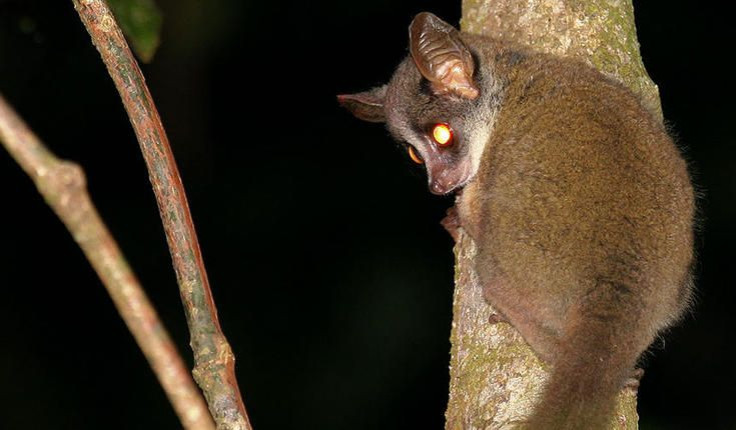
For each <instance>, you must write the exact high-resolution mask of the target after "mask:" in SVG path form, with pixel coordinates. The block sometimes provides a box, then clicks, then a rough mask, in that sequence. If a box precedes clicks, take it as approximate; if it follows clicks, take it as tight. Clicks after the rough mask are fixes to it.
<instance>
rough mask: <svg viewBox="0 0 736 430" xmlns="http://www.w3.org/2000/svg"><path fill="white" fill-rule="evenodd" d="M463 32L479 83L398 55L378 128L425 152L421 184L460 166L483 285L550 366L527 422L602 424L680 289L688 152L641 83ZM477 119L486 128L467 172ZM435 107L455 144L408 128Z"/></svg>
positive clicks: (686, 278) (685, 251)
mask: <svg viewBox="0 0 736 430" xmlns="http://www.w3.org/2000/svg"><path fill="white" fill-rule="evenodd" d="M460 35H461V38H462V40H463V41H464V43H465V44H466V45H467V47H468V49H469V50H470V51H472V53H473V55H474V56H475V57H476V61H478V62H479V65H478V67H477V69H478V70H477V74H476V78H475V79H476V80H477V84H478V87H479V88H480V94H481V95H480V96H479V97H478V98H477V99H475V100H468V99H463V98H462V97H457V96H454V97H453V96H444V95H437V94H432V93H431V92H429V93H428V92H427V91H426V88H424V87H422V79H423V77H422V76H421V74H420V72H419V71H418V70H417V69H416V67H413V64H412V61H411V60H410V59H409V60H407V61H405V62H404V63H403V64H402V65H401V66H400V67H399V69H398V70H397V73H396V74H395V75H394V78H393V79H392V80H391V83H390V84H389V85H388V87H387V89H386V88H382V91H383V90H385V98H383V99H382V108H383V109H384V115H385V118H386V119H387V121H388V125H389V129H390V130H392V132H394V134H396V135H397V136H399V137H400V138H403V139H406V140H408V141H409V142H410V143H411V144H412V145H414V146H415V147H417V149H418V150H419V151H420V152H422V156H423V157H424V158H425V160H426V161H428V163H427V164H428V170H429V173H430V184H432V178H431V176H433V175H435V176H437V175H438V174H439V173H438V172H437V171H441V172H442V173H445V171H446V170H447V171H451V173H452V175H451V176H452V178H460V179H457V181H456V182H457V183H459V184H460V185H459V186H458V189H459V187H462V191H461V192H460V193H458V196H457V204H456V205H457V210H458V216H459V224H460V226H461V227H462V228H463V229H465V230H466V231H467V232H468V233H469V234H470V235H471V236H472V237H473V239H474V240H475V241H476V243H477V245H478V246H477V248H478V255H477V259H476V261H475V268H476V271H477V272H478V275H479V277H480V280H481V282H482V284H483V291H484V295H485V297H486V299H487V300H488V301H489V302H490V303H492V304H493V305H494V307H496V308H497V309H498V311H499V312H500V313H501V314H502V315H503V317H504V318H505V319H506V320H508V321H509V322H510V323H511V324H513V325H514V327H516V329H517V330H518V331H519V332H520V333H521V334H522V336H523V337H524V339H525V340H526V341H527V342H528V343H529V345H530V346H531V347H532V349H534V351H535V352H536V353H537V354H538V355H539V356H540V357H541V358H542V359H543V360H545V361H547V362H549V363H551V364H552V366H553V370H552V374H551V376H550V380H549V382H548V385H547V387H546V389H545V391H544V393H543V395H542V399H541V401H540V403H539V405H538V406H537V407H536V409H535V410H534V413H533V415H532V417H531V418H530V420H529V423H528V425H527V427H528V428H532V429H535V430H542V429H600V428H606V426H607V423H608V422H609V420H610V419H611V418H612V416H611V415H612V411H613V409H614V405H615V397H616V394H617V393H618V391H619V390H620V389H621V387H622V386H623V384H624V382H625V381H626V379H627V378H628V377H629V376H630V375H631V373H632V371H633V370H634V367H635V364H636V361H637V359H638V357H639V355H640V354H641V353H642V352H643V351H644V350H645V349H646V348H647V347H648V346H649V344H650V343H651V342H652V341H653V339H654V338H655V336H656V335H657V334H658V333H659V332H661V330H663V329H664V328H666V327H667V326H669V325H671V324H672V323H674V322H675V321H676V320H677V319H678V318H679V316H680V315H681V314H682V312H683V310H684V309H685V308H686V306H687V302H688V300H689V297H690V289H691V284H692V282H691V279H690V270H689V269H690V266H691V264H692V260H693V252H692V249H693V217H694V197H693V189H692V186H691V183H690V178H689V175H688V172H687V168H686V164H685V162H684V161H683V159H682V157H681V156H680V153H679V151H678V150H677V148H676V147H675V145H674V144H673V142H672V141H671V139H670V138H669V137H668V135H667V133H666V131H665V130H664V128H663V126H662V124H660V123H659V121H657V120H656V119H655V118H654V117H653V116H652V115H651V114H650V113H649V112H647V111H646V110H645V109H644V108H643V107H642V105H641V103H640V102H639V100H638V99H637V97H635V96H634V95H633V94H632V93H631V92H630V91H629V90H628V89H626V88H625V87H623V86H622V85H620V84H618V83H616V82H614V81H613V80H611V79H609V78H607V77H605V76H604V75H602V74H601V73H599V72H597V71H596V70H594V69H592V68H590V67H588V66H586V65H585V64H582V63H580V62H577V61H574V60H570V59H564V58H559V57H555V56H551V55H546V54H538V53H533V52H529V51H527V50H525V49H523V48H520V47H516V46H513V45H509V44H505V43H501V42H498V41H494V40H491V39H487V38H484V37H480V36H471V35H466V34H462V33H460ZM381 94H383V93H381ZM483 110H487V112H485V113H483ZM479 111H481V114H478V112H479ZM478 118H484V121H485V120H487V121H488V124H487V127H488V129H489V130H490V135H489V138H488V140H487V141H486V142H483V143H482V144H483V145H484V147H483V148H482V156H481V158H480V163H479V164H478V165H477V171H471V172H469V173H468V172H467V171H468V166H469V165H471V164H472V163H470V161H469V154H470V153H471V152H472V148H469V146H472V145H474V144H476V143H473V142H472V141H471V140H472V139H470V138H467V136H471V135H473V132H474V131H475V130H474V129H472V127H479V125H478ZM440 120H441V121H448V122H451V123H452V124H453V127H454V128H455V129H459V133H458V134H459V135H460V137H459V138H458V140H459V142H458V144H457V146H458V148H454V149H452V151H453V152H452V153H450V152H438V151H436V150H435V149H432V148H429V149H428V148H425V146H430V144H429V143H427V142H426V140H423V138H422V136H421V131H419V132H418V131H417V130H421V129H422V127H423V126H424V125H425V124H426V123H431V122H432V121H440ZM463 136H466V137H463ZM432 157H437V158H438V159H439V160H438V161H435V160H433V159H432ZM427 159H428V160H427ZM433 162H434V164H433ZM432 169H434V170H436V171H433V170H432ZM463 175H469V176H468V177H464V176H463ZM453 180H455V179H453ZM463 181H465V182H463ZM456 191H457V189H456Z"/></svg>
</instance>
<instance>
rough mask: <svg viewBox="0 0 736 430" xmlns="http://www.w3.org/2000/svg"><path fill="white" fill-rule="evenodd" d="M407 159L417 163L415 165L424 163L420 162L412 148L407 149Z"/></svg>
mask: <svg viewBox="0 0 736 430" xmlns="http://www.w3.org/2000/svg"><path fill="white" fill-rule="evenodd" d="M409 157H410V158H411V161H413V162H415V163H417V164H423V163H424V161H422V159H421V157H419V154H417V153H416V151H414V147H413V146H410V147H409Z"/></svg>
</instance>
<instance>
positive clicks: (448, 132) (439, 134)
mask: <svg viewBox="0 0 736 430" xmlns="http://www.w3.org/2000/svg"><path fill="white" fill-rule="evenodd" d="M432 138H433V139H434V141H435V142H437V144H438V145H439V146H450V145H451V144H452V129H451V128H450V126H449V125H447V124H436V125H435V126H434V127H433V128H432Z"/></svg>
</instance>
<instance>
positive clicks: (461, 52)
mask: <svg viewBox="0 0 736 430" xmlns="http://www.w3.org/2000/svg"><path fill="white" fill-rule="evenodd" d="M409 50H410V51H411V57H412V58H413V59H414V63H415V64H416V65H417V68H418V69H419V72H421V74H422V76H424V77H425V78H427V80H428V81H429V82H430V83H431V84H432V89H433V90H434V91H435V92H437V93H439V94H445V93H452V94H455V95H458V96H460V97H464V98H467V99H475V98H476V97H478V88H477V87H476V86H475V83H474V82H473V73H474V71H475V64H474V62H473V56H472V55H471V54H470V50H469V49H468V47H467V46H465V43H463V41H462V40H460V34H459V32H458V31H457V30H456V29H455V27H453V26H451V25H450V24H448V23H446V22H444V21H442V20H441V19H439V18H437V16H435V15H433V14H431V13H429V12H422V13H420V14H419V15H417V16H416V17H415V18H414V20H413V21H412V22H411V25H410V26H409Z"/></svg>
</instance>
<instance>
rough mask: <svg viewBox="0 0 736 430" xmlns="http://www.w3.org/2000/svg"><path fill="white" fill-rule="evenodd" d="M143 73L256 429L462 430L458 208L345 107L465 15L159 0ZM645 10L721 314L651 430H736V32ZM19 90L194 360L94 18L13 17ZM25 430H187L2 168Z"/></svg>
mask: <svg viewBox="0 0 736 430" xmlns="http://www.w3.org/2000/svg"><path fill="white" fill-rule="evenodd" d="M157 2H158V4H159V5H160V7H161V9H162V12H163V15H164V27H163V32H164V33H163V42H162V45H161V48H160V50H159V52H158V53H157V55H156V57H155V59H154V61H153V62H152V63H151V64H149V65H145V66H143V71H144V73H145V74H146V78H147V82H148V84H149V86H150V88H151V91H152V93H153V96H154V99H155V100H156V103H157V105H158V109H159V112H160V113H161V115H162V118H163V122H164V125H165V126H166V129H167V131H168V134H169V138H170V140H171V143H172V145H173V150H174V153H175V154H176V157H177V161H178V163H179V168H180V170H181V173H182V176H183V180H184V184H185V186H186V189H187V192H188V197H189V203H190V206H191V208H192V211H193V216H194V220H195V223H196V226H197V230H198V233H199V238H200V242H201V246H202V249H203V253H204V258H205V262H206V264H207V269H208V273H209V276H210V281H211V284H212V287H213V292H214V295H215V299H216V302H217V305H218V309H219V315H220V319H221V322H222V325H223V328H224V330H225V333H226V335H227V337H228V339H229V341H230V343H231V345H232V347H233V349H234V353H235V355H236V357H237V372H238V378H239V382H240V387H241V389H242V390H243V393H244V399H245V402H246V406H247V408H248V411H249V414H250V417H251V421H252V423H253V425H254V427H255V428H256V429H258V430H268V429H355V430H358V429H376V428H381V429H407V428H409V429H440V428H442V426H443V424H444V415H443V414H444V409H445V405H446V402H447V386H448V363H449V349H450V344H449V335H450V321H451V311H452V309H451V305H452V288H453V255H452V242H451V239H450V237H449V236H448V235H447V233H446V232H445V231H444V230H443V229H442V228H441V227H440V225H439V221H440V219H441V218H442V217H443V215H444V211H445V209H446V208H447V207H448V206H449V205H450V204H451V201H450V200H449V199H442V198H438V197H435V196H433V195H431V194H430V193H429V192H428V191H427V189H426V185H425V182H424V177H423V174H422V172H421V171H419V170H417V169H416V168H415V167H414V166H413V165H412V163H411V162H410V161H409V159H408V157H407V156H406V154H405V153H404V152H402V151H401V150H399V147H398V146H397V145H396V144H394V143H393V142H392V140H391V139H390V137H389V136H388V133H387V132H386V131H385V129H384V128H383V127H381V126H379V125H371V124H367V123H362V122H359V121H357V120H355V119H354V118H353V117H352V116H351V115H349V114H348V113H347V112H345V111H343V110H341V109H340V108H339V106H338V105H337V103H336V100H335V95H336V94H338V93H344V92H355V91H359V90H363V89H367V88H369V87H372V86H375V85H378V84H379V83H382V82H383V81H385V80H387V79H388V78H389V76H390V75H391V73H392V71H393V68H394V67H395V65H396V64H398V62H399V61H400V59H401V58H403V56H404V55H405V54H406V49H407V48H406V47H407V31H406V29H407V26H408V25H409V22H410V21H411V18H412V17H413V16H414V14H416V13H417V12H420V11H422V10H429V11H432V12H434V13H436V14H437V15H439V16H441V17H443V18H444V19H445V20H447V21H449V22H453V23H457V22H458V20H459V18H460V2H459V0H456V1H439V0H433V1H418V0H413V1H402V2H396V1H389V0H374V1H366V2H351V1H337V0H331V1H318V2H305V1H292V0H283V1H279V2H262V1H261V2H255V1H240V0H221V1H217V2H204V1H197V0H176V1H175V0H157ZM698 4H699V2H693V1H684V0H682V1H668V2H656V1H643V0H638V1H634V5H635V8H636V13H637V27H638V31H639V41H640V43H641V49H642V54H643V58H644V62H645V64H646V66H647V69H648V71H649V73H650V75H651V76H652V78H653V79H654V81H655V82H656V83H657V84H658V85H659V89H660V93H661V98H662V104H663V108H664V112H665V117H666V118H667V120H668V122H669V123H670V124H671V126H672V129H673V132H674V133H675V135H676V136H677V140H678V141H679V142H680V143H681V145H682V146H683V147H684V148H686V153H687V156H688V158H689V159H690V160H691V161H692V165H693V173H694V177H695V180H696V182H697V184H699V186H700V187H701V188H702V190H704V198H703V199H702V200H701V212H702V225H703V228H702V232H701V235H700V236H701V239H700V245H699V250H698V252H699V265H698V281H697V286H698V293H697V296H698V299H697V304H696V306H695V307H694V309H693V312H692V315H690V316H689V317H687V318H686V320H685V321H684V323H682V324H681V325H680V326H678V327H677V328H675V329H673V330H671V332H670V333H669V334H668V336H667V337H666V341H658V342H656V343H655V344H654V345H653V346H652V347H651V354H648V355H647V357H645V360H644V361H645V368H646V374H645V375H644V379H643V381H642V385H641V388H640V400H639V412H640V416H641V421H640V423H641V428H642V429H695V428H698V429H731V428H736V410H735V409H734V407H733V405H732V404H733V401H734V398H736V360H735V359H734V354H735V353H736V343H735V342H734V337H733V335H732V333H733V332H734V330H735V329H736V317H735V316H734V315H736V314H735V313H734V311H733V306H734V303H736V288H733V287H734V285H735V284H734V281H735V280H736V279H735V276H734V270H733V266H731V265H732V264H734V263H733V260H732V258H733V252H734V251H733V244H734V243H736V228H735V227H734V223H733V220H736V175H735V174H734V171H736V141H735V139H734V137H733V136H734V134H733V124H734V118H735V115H736V108H734V104H733V100H734V96H736V94H735V93H734V80H733V69H732V68H731V67H729V66H727V64H726V63H727V62H728V61H729V60H730V59H729V58H728V57H729V56H730V55H731V53H732V45H733V43H734V42H735V41H736V38H735V37H734V33H735V31H734V28H735V27H734V25H733V17H732V16H731V15H729V14H728V13H726V12H725V11H724V10H722V9H721V7H720V6H719V7H716V6H715V5H710V4H709V5H708V6H702V4H704V3H700V4H701V5H698ZM0 93H2V94H3V95H4V96H5V97H6V98H7V99H8V101H9V103H11V104H12V105H13V106H14V107H15V108H16V109H17V110H18V112H19V113H20V114H21V116H23V117H24V119H25V120H26V121H27V122H28V123H29V125H30V126H31V127H32V128H33V129H34V130H35V132H36V133H37V134H38V135H39V136H40V137H41V138H42V139H43V140H44V142H45V143H46V144H47V145H48V146H49V147H50V148H51V149H52V150H53V151H54V152H55V153H56V154H57V155H59V156H60V157H63V158H66V159H69V160H73V161H76V162H78V163H80V164H81V165H82V166H83V167H84V169H85V171H86V173H87V175H88V182H89V189H90V192H91V194H92V197H93V199H94V201H95V203H96V205H97V207H98V209H99V210H100V212H101V214H102V216H103V217H104V219H105V220H106V222H107V224H108V226H109V227H110V229H111V230H112V232H113V234H114V235H115V237H116V238H117V239H118V241H119V243H120V245H121V247H122V249H123V250H124V252H125V253H126V255H127V257H128V259H129V261H130V263H131V264H132V266H133V268H134V270H135V271H136V273H137V274H138V276H139V278H140V280H141V281H142V283H143V285H144V287H145V288H146V289H147V291H148V293H149V295H150V296H151V298H152V300H153V301H154V303H155V304H156V306H157V308H158V310H159V312H160V314H161V316H162V318H163V320H164V321H165V323H166V325H167V327H168V329H169V330H170V332H171V333H172V335H173V337H174V338H175V340H176V342H177V343H178V345H179V349H180V351H181V352H182V354H183V356H184V357H185V358H186V359H187V360H188V361H189V362H190V363H191V353H190V350H189V348H188V334H187V331H186V324H185V321H184V314H183V311H182V307H181V303H180V300H179V294H178V289H177V286H176V282H175V277H174V273H173V271H172V269H171V264H170V257H169V254H168V249H167V248H166V243H165V239H164V234H163V230H162V228H161V226H160V220H159V216H158V212H157V209H156V204H155V200H154V197H153V194H152V191H151V188H150V185H149V183H148V177H147V173H146V171H145V166H144V163H143V160H142V157H141V155H140V152H139V150H138V146H137V143H136V141H135V136H134V134H133V132H132V129H131V127H130V124H129V122H128V118H127V116H126V115H125V112H124V110H123V108H122V105H121V103H120V100H119V97H118V95H117V92H116V91H115V88H114V86H113V84H112V81H111V80H110V78H109V76H108V75H107V72H106V71H105V69H104V66H103V64H102V62H101V60H100V58H99V55H98V54H97V52H96V51H95V49H94V48H93V46H92V44H91V42H90V38H89V36H88V34H87V33H86V31H85V30H84V28H83V26H82V24H81V22H80V20H79V18H78V16H77V14H76V12H75V11H74V9H73V7H72V4H71V2H70V1H43V0H0ZM0 237H2V245H0V285H2V287H1V288H2V300H0V333H1V334H0V339H1V343H0V428H2V429H20V428H27V429H36V428H38V429H143V428H145V429H169V428H171V429H174V428H179V427H180V425H179V423H178V421H177V419H176V416H175V415H174V412H173V411H172V409H171V408H170V406H169V404H168V402H167V400H166V398H165V396H164V394H163V391H162V390H161V389H160V388H159V386H158V383H157V381H156V379H155V377H154V375H153V373H152V372H151V370H150V369H149V367H148V364H147V363H146V361H145V359H144V357H143V355H142V354H141V352H140V351H139V350H138V348H137V347H136V345H135V343H134V341H133V338H132V337H131V335H130V334H129V333H128V331H127V329H126V328H125V326H124V325H123V323H122V320H121V319H120V317H119V316H118V315H117V313H116V311H115V309H114V308H113V306H112V302H111V300H110V299H109V297H108V296H107V294H106V293H105V290H104V289H103V287H102V285H101V283H100V282H99V280H98V278H97V277H96V275H95V273H94V272H93V271H92V269H91V268H90V267H89V265H88V264H87V262H86V260H85V258H84V256H83V254H82V253H81V251H80V250H79V249H78V248H77V246H76V244H75V243H74V242H73V240H72V238H71V237H70V235H69V234H68V232H67V231H66V229H65V228H64V227H63V225H62V224H61V222H60V221H58V219H57V218H56V216H55V215H54V214H53V213H52V211H51V210H50V209H49V208H48V207H47V206H46V204H45V203H44V201H43V200H42V198H41V197H40V196H39V195H38V194H37V192H36V190H35V188H34V186H33V184H32V182H31V181H30V180H29V179H28V178H27V177H26V175H25V174H24V173H23V172H22V171H21V169H20V168H19V167H18V166H17V165H16V164H15V163H14V162H13V161H12V159H11V158H10V157H9V155H8V154H7V153H6V152H5V151H4V150H0Z"/></svg>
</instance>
